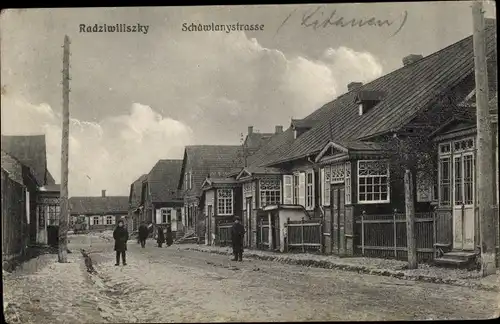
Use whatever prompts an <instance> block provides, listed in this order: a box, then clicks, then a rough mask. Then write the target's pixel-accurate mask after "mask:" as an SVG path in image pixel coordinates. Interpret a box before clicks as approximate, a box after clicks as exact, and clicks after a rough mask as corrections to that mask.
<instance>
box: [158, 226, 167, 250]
mask: <svg viewBox="0 0 500 324" xmlns="http://www.w3.org/2000/svg"><path fill="white" fill-rule="evenodd" d="M156 243H158V247H161V246H162V245H163V243H165V233H163V227H162V226H158V233H157V234H156Z"/></svg>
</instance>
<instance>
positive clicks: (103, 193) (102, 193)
mask: <svg viewBox="0 0 500 324" xmlns="http://www.w3.org/2000/svg"><path fill="white" fill-rule="evenodd" d="M101 197H103V198H104V197H106V190H101Z"/></svg>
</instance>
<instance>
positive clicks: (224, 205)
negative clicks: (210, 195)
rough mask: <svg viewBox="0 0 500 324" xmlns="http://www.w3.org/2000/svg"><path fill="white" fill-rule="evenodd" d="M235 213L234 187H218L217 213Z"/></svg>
mask: <svg viewBox="0 0 500 324" xmlns="http://www.w3.org/2000/svg"><path fill="white" fill-rule="evenodd" d="M232 214H233V189H217V215H232Z"/></svg>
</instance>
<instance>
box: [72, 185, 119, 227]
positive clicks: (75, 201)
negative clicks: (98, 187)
mask: <svg viewBox="0 0 500 324" xmlns="http://www.w3.org/2000/svg"><path fill="white" fill-rule="evenodd" d="M128 206H129V205H128V197H126V196H107V195H106V190H102V194H101V196H100V197H70V198H69V208H70V217H71V218H72V220H73V221H74V220H75V219H76V218H77V217H79V216H80V217H82V216H84V217H85V218H86V219H87V222H88V229H89V230H90V231H105V230H112V229H114V228H115V227H116V224H117V222H118V221H119V220H123V221H124V222H125V221H126V219H127V215H128Z"/></svg>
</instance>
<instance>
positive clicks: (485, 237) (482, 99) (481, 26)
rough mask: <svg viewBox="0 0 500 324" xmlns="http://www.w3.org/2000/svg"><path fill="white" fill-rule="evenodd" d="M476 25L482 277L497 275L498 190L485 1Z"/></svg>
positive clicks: (476, 7)
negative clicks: (490, 99) (490, 106)
mask: <svg viewBox="0 0 500 324" xmlns="http://www.w3.org/2000/svg"><path fill="white" fill-rule="evenodd" d="M472 21H473V25H474V34H473V42H474V43H473V44H474V67H475V79H476V111H477V115H476V118H477V142H476V143H477V167H476V170H477V191H476V192H477V198H478V199H477V204H478V211H479V224H480V227H479V229H480V239H481V272H482V275H483V276H487V275H490V274H495V272H496V262H495V258H496V251H495V249H496V228H495V225H496V220H495V217H496V215H495V213H494V211H493V204H494V203H495V198H494V195H495V187H494V183H493V181H494V180H493V179H494V178H495V177H494V167H493V159H494V154H493V138H492V132H491V124H490V112H489V107H488V100H489V97H488V74H487V73H488V71H487V64H486V36H485V21H484V11H483V3H482V1H475V2H474V3H473V5H472Z"/></svg>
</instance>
